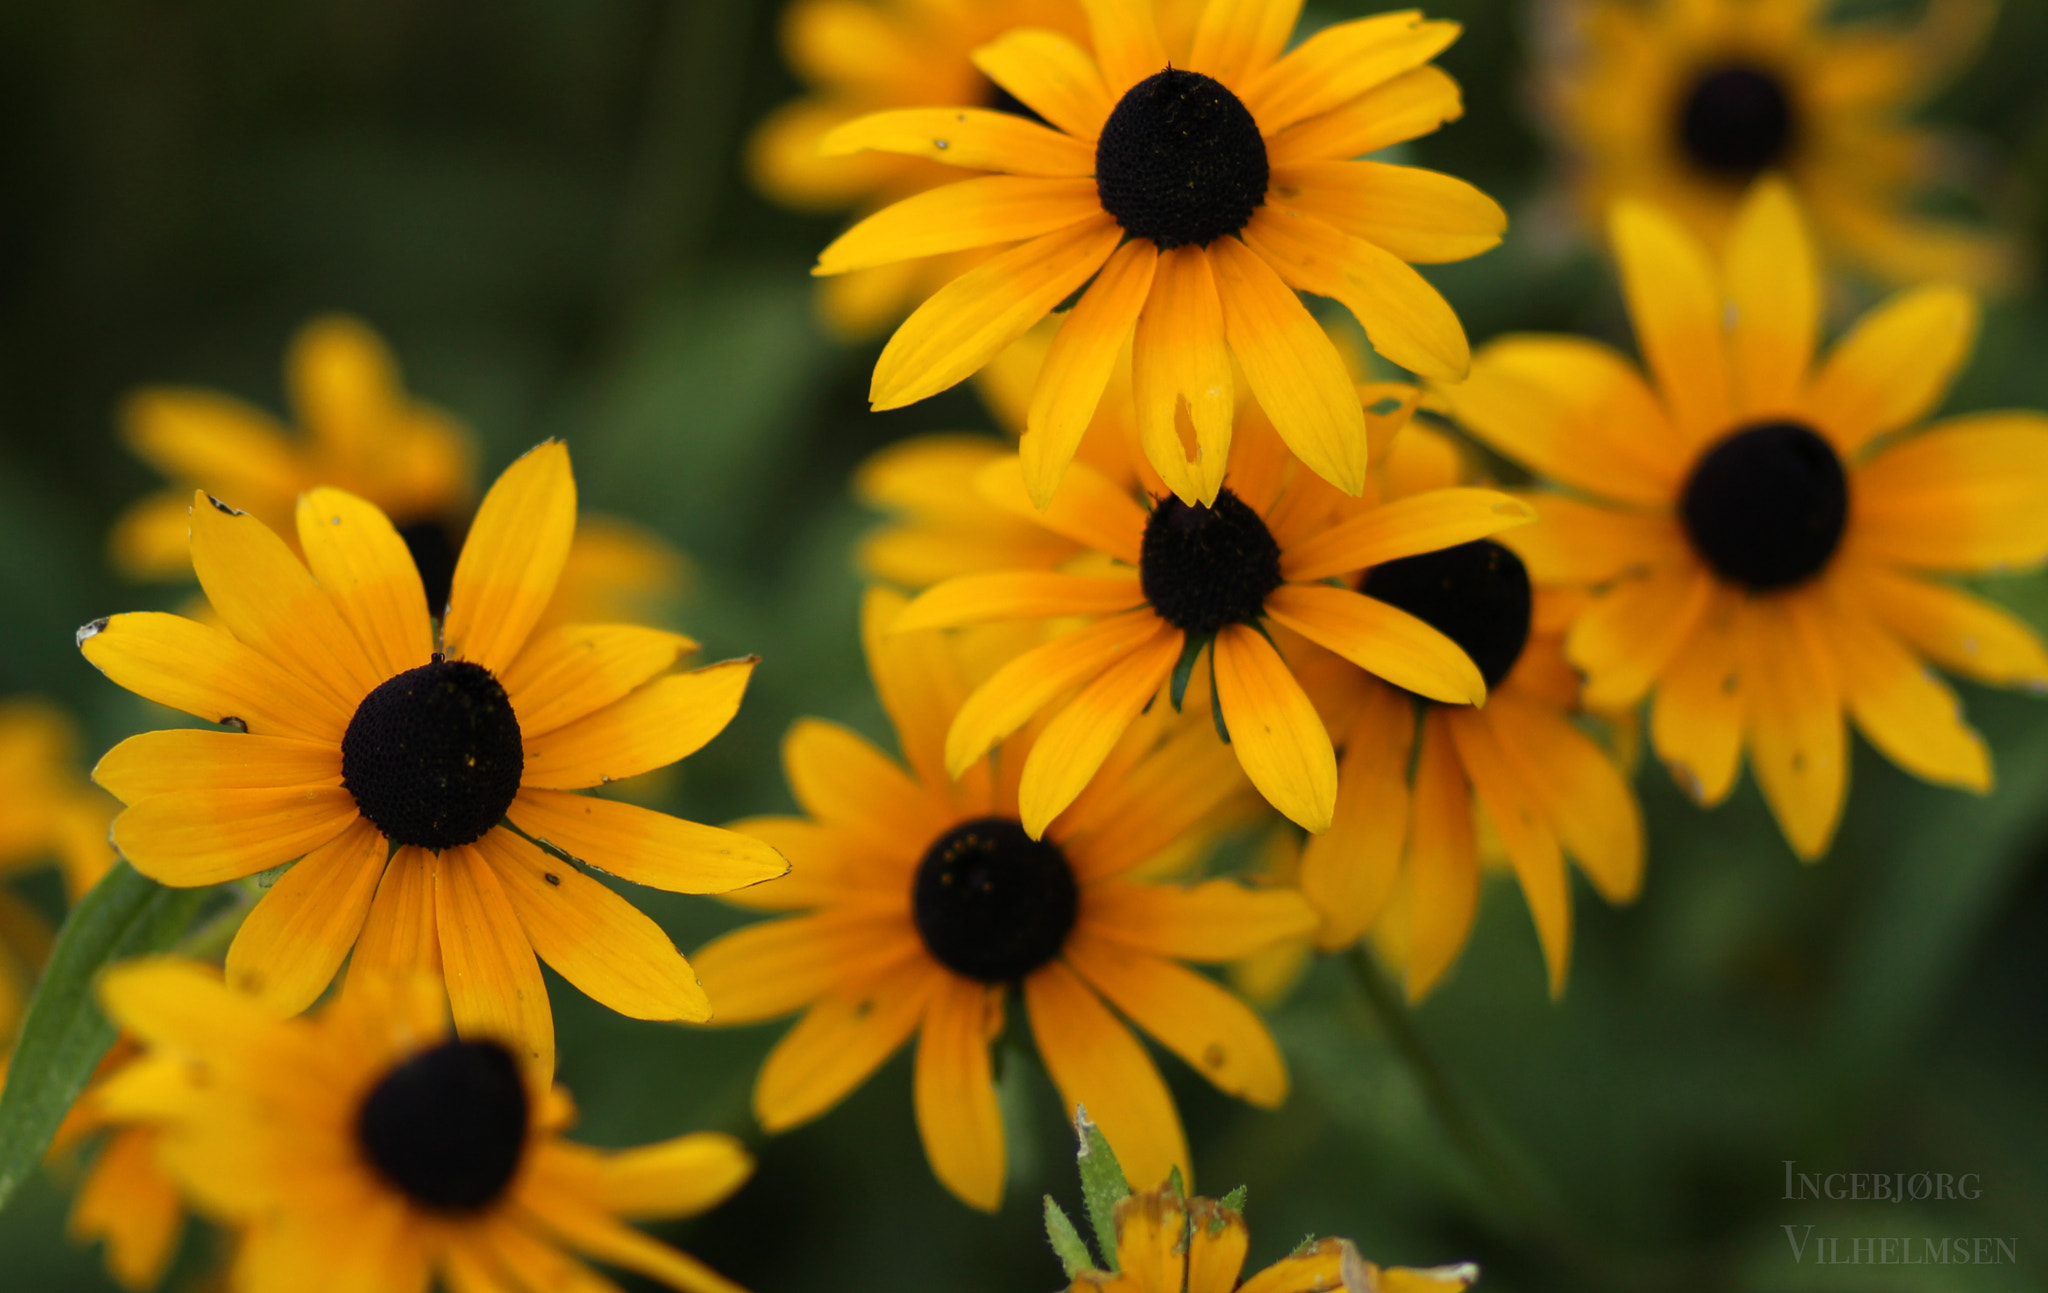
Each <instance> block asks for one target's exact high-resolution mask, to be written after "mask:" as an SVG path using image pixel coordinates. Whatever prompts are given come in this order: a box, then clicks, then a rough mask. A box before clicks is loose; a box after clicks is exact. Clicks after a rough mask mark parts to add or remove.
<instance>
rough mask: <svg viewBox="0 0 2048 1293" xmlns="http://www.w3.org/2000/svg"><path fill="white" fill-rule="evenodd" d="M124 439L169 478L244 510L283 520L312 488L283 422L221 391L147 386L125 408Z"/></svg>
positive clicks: (139, 454) (137, 453)
mask: <svg viewBox="0 0 2048 1293" xmlns="http://www.w3.org/2000/svg"><path fill="white" fill-rule="evenodd" d="M121 438H122V439H123V440H124V441H126V442H127V445H128V447H129V448H130V449H132V450H134V451H135V454H136V456H137V457H139V458H141V459H142V460H143V461H144V462H147V463H148V464H149V465H150V466H152V467H154V468H156V469H157V470H158V471H159V472H161V473H162V474H163V475H164V476H166V477H169V478H170V479H171V480H174V481H177V482H178V483H179V484H181V485H185V486H192V485H197V486H199V487H200V488H202V489H206V490H210V491H211V492H213V493H214V494H215V495H216V496H217V497H219V498H222V499H225V500H227V501H228V502H230V503H233V504H235V505H237V506H240V507H248V508H256V509H258V510H262V509H269V508H274V509H276V510H277V511H278V512H280V513H281V512H283V510H284V508H285V507H286V506H287V505H288V504H289V503H290V502H291V498H292V496H293V495H294V494H296V493H298V492H299V490H300V489H302V488H304V479H305V475H304V471H303V468H302V467H301V465H300V462H299V459H298V455H297V452H296V451H295V450H294V449H293V447H292V442H291V439H290V437H289V436H288V435H287V434H286V432H285V429H284V428H283V427H281V426H279V425H278V423H277V419H275V418H273V417H271V416H270V415H269V414H268V413H265V412H264V411H263V410H261V409H259V408H256V407H255V406H253V405H251V404H248V403H245V402H243V401H242V400H238V399H235V398H234V397H233V396H229V395H222V394H219V393H218V392H215V391H207V390H189V389H182V388H179V387H170V386H151V387H145V388H143V389H142V390H139V391H137V392H136V393H135V394H133V395H131V396H129V397H128V399H127V400H126V401H125V402H123V404H122V406H121ZM179 492H180V494H181V496H182V497H184V498H185V499H186V500H188V501H189V500H190V498H191V495H190V493H189V492H186V491H185V490H180V491H179Z"/></svg>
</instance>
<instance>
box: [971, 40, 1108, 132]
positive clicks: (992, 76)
mask: <svg viewBox="0 0 2048 1293" xmlns="http://www.w3.org/2000/svg"><path fill="white" fill-rule="evenodd" d="M968 57H969V58H970V59H972V60H973V62H974V66H975V67H977V68H979V69H980V70H981V74H982V75H983V76H986V77H987V78H988V79H989V80H991V81H994V82H995V83H996V84H997V85H1000V86H1002V87H1003V88H1004V89H1005V90H1008V91H1009V92H1010V94H1011V95H1012V96H1014V97H1015V98H1016V100H1017V101H1018V102H1019V103H1022V104H1024V105H1025V106H1026V107H1028V108H1030V109H1031V110H1032V111H1033V112H1036V113H1037V114H1038V115H1039V116H1041V117H1043V118H1045V119H1046V120H1047V121H1049V122H1051V123H1052V124H1053V125H1054V126H1055V127H1057V128H1058V129H1060V130H1062V131H1064V132H1066V133H1067V134H1069V135H1072V136H1073V137H1074V138H1076V139H1078V140H1081V141H1082V142H1084V143H1090V144H1092V143H1094V142H1095V137H1096V135H1097V134H1098V133H1100V131H1101V130H1102V123H1103V122H1104V121H1106V120H1108V119H1109V113H1110V109H1111V108H1113V107H1115V106H1116V101H1115V100H1114V99H1112V98H1111V97H1110V94H1109V86H1108V85H1106V84H1104V82H1103V80H1102V69H1101V68H1100V67H1098V66H1096V63H1095V60H1094V58H1093V57H1091V56H1090V55H1089V53H1088V51H1087V50H1086V49H1084V48H1082V47H1081V45H1080V44H1079V43H1078V42H1076V41H1075V40H1074V39H1073V38H1072V37H1070V36H1067V35H1066V34H1065V33H1063V32H1056V31H1047V30H1046V29H1044V28H1042V27H1020V28H1016V29H1013V30H1011V31H1006V32H1004V33H1003V34H1002V35H1001V36H998V37H996V39H994V40H992V41H990V42H989V43H988V44H986V45H983V46H981V47H980V48H979V49H976V50H974V51H973V52H972V53H971V54H969V55H968Z"/></svg>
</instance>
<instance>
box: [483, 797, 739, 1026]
mask: <svg viewBox="0 0 2048 1293" xmlns="http://www.w3.org/2000/svg"><path fill="white" fill-rule="evenodd" d="M471 847H472V851H473V853H474V854H475V855H477V856H481V857H482V858H483V859H484V860H485V861H486V862H487V863H488V864H489V865H490V867H491V870H492V873H493V875H494V876H495V878H496V879H497V881H498V883H499V886H500V887H501V888H502V889H503V891H504V895H505V897H506V899H507V900H509V902H510V904H511V907H512V910H513V911H515V912H517V913H518V919H519V926H520V928H521V929H523V930H524V931H525V932H526V938H527V941H528V942H529V943H531V944H532V946H533V950H534V952H535V954H537V955H538V956H539V957H540V958H541V959H542V960H544V961H546V962H547V963H548V964H549V965H552V966H553V967H555V970H556V971H557V972H558V973H560V974H561V976H562V977H563V978H565V979H567V980H568V981H569V982H571V983H573V984H575V985H576V987H577V988H578V989H579V990H581V991H582V992H583V993H584V995H586V996H588V997H590V998H591V999H592V1000H595V1001H598V1002H601V1003H602V1004H604V1005H607V1006H609V1007H611V1008H612V1009H613V1010H616V1011H618V1012H619V1013H620V1014H622V1015H626V1016H628V1017H630V1018H633V1019H660V1020H670V1019H680V1020H684V1021H687V1022H691V1023H695V1022H700V1021H702V1020H705V1019H708V1018H710V1017H711V1005H710V1002H709V1001H708V1000H707V999H706V998H705V996H704V989H703V988H701V987H699V986H698V983H697V974H696V971H694V970H692V969H691V968H690V963H689V962H688V961H685V960H684V959H683V956H682V953H680V952H678V951H676V949H675V945H674V944H673V943H671V942H669V940H668V935H667V934H664V933H662V931H661V926H659V925H657V924H655V923H654V922H653V920H651V919H649V918H648V917H647V916H646V915H645V914H644V913H643V912H641V911H640V910H639V909H638V908H636V907H634V906H633V904H631V903H629V902H627V901H626V900H625V899H624V898H621V897H620V896H619V895H618V894H616V893H613V892H612V891H611V890H610V889H608V888H606V887H605V886H604V885H602V884H600V883H598V882H597V881H595V880H593V879H591V878H590V877H589V876H587V875H584V874H583V873H582V872H581V871H579V870H577V869H576V868H575V867H573V866H571V865H569V864H568V863H566V862H561V861H558V860H556V859H555V858H552V857H549V856H548V855H547V854H546V853H543V852H541V851H540V850H539V849H538V848H535V847H534V846H533V845H532V844H529V843H527V842H526V841H525V840H523V839H520V838H519V837H518V836H517V835H514V834H512V833H511V832H510V831H504V830H494V831H491V832H490V833H489V834H487V835H485V836H484V837H483V838H482V839H480V840H478V841H477V842H476V843H475V844H474V845H473V846H471Z"/></svg>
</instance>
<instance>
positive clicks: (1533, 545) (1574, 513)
mask: <svg viewBox="0 0 2048 1293" xmlns="http://www.w3.org/2000/svg"><path fill="white" fill-rule="evenodd" d="M1525 501H1526V502H1527V503H1528V504H1529V505H1530V506H1531V507H1532V508H1533V509H1534V510H1535V513H1536V523H1535V524H1534V525H1525V526H1521V527H1519V528H1517V529H1515V530H1513V531H1511V532H1509V533H1507V534H1504V535H1502V536H1501V542H1502V543H1504V544H1506V545H1507V546H1508V547H1510V548H1513V549H1514V550H1515V555H1516V556H1518V557H1520V558H1521V559H1522V561H1523V562H1524V563H1525V564H1526V565H1527V566H1528V567H1529V575H1530V577H1531V578H1532V579H1534V580H1535V581H1536V582H1537V583H1539V584H1579V585H1591V584H1604V583H1606V582H1608V581H1609V580H1612V579H1616V578H1619V577H1620V576H1622V575H1624V574H1627V573H1629V572H1631V571H1640V570H1646V569H1648V568H1650V567H1652V566H1680V565H1687V564H1690V563H1691V561H1692V555H1691V553H1692V549H1691V548H1690V547H1689V546H1688V544H1687V541H1686V537H1685V531H1684V530H1682V529H1681V528H1680V527H1679V524H1678V522H1677V520H1676V519H1675V518H1673V517H1671V516H1670V515H1667V514H1663V513H1658V512H1636V511H1630V510H1627V509H1624V508H1618V507H1603V506H1601V505H1599V504H1597V503H1585V502H1581V501H1580V500H1578V499H1576V498H1565V497H1563V496H1561V495H1557V494H1536V495H1532V496H1530V497H1528V498H1527V499H1526V500H1525Z"/></svg>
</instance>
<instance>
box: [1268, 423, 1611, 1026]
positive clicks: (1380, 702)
mask: <svg viewBox="0 0 2048 1293" xmlns="http://www.w3.org/2000/svg"><path fill="white" fill-rule="evenodd" d="M1379 474H1380V479H1381V488H1382V489H1383V491H1384V494H1385V497H1387V498H1388V499H1390V500H1392V499H1399V498H1408V497H1415V496H1419V495H1426V494H1427V493H1428V492H1429V491H1432V490H1440V489H1446V488H1449V487H1452V486H1455V485H1457V484H1459V483H1460V481H1461V480H1463V479H1465V478H1466V473H1465V472H1464V471H1463V470H1462V464H1461V463H1460V461H1459V456H1458V453H1457V450H1456V448H1455V447H1453V446H1452V444H1451V443H1450V442H1449V441H1448V440H1447V439H1445V438H1444V437H1442V436H1439V435H1436V434H1434V433H1432V432H1431V431H1429V430H1427V429H1426V428H1424V427H1421V426H1419V425H1411V426H1410V427H1408V428H1407V429H1405V430H1404V431H1402V432H1401V434H1400V435H1399V436H1398V437H1397V438H1396V439H1395V441H1394V445H1393V449H1392V451H1391V452H1390V453H1389V454H1388V457H1387V461H1386V462H1385V464H1384V465H1383V466H1382V467H1381V469H1380V473H1379ZM1541 528H1542V525H1541V522H1539V523H1538V524H1537V525H1533V526H1526V527H1523V528H1521V529H1517V530H1512V531H1508V532H1507V533H1505V534H1503V535H1501V536H1500V539H1499V541H1498V542H1496V541H1495V540H1493V539H1478V540H1474V541H1472V542H1470V543H1464V544H1460V545H1458V546H1456V547H1450V548H1444V549H1440V550H1438V551H1436V552H1427V553H1422V554H1420V555H1417V556H1412V557H1404V558H1401V559H1399V560H1396V561H1391V562H1387V563H1384V564H1381V565H1376V566H1374V567H1373V568H1372V569H1370V570H1368V571H1366V572H1365V575H1364V577H1363V579H1362V580H1361V581H1360V583H1359V587H1360V588H1361V590H1362V591H1364V592H1365V593H1366V594H1368V595H1369V596H1374V597H1378V598H1380V599H1381V600H1383V601H1385V602H1387V603H1388V604H1390V605H1392V606H1396V607H1399V608H1400V609H1402V610H1405V611H1407V612H1409V613H1410V614H1412V615H1414V616H1416V617H1417V618H1419V619H1421V620H1422V621H1423V622H1424V623H1427V624H1429V625H1431V626H1433V627H1435V628H1437V629H1439V630H1441V631H1442V632H1444V633H1445V634H1447V635H1448V636H1449V637H1450V638H1451V639H1452V640H1453V641H1455V642H1457V644H1458V645H1459V646H1461V647H1463V648H1464V649H1465V651H1466V653H1467V654H1469V655H1470V656H1471V657H1472V659H1473V661H1474V662H1475V663H1476V664H1477V665H1478V666H1479V671H1480V673H1481V674H1482V676H1484V678H1485V680H1486V686H1487V700H1486V706H1485V708H1483V709H1481V708H1476V707H1472V706H1466V705H1441V704H1436V703H1433V702H1427V701H1425V702H1422V703H1421V704H1420V705H1419V706H1418V705H1417V703H1416V700H1415V698H1414V697H1413V696H1410V695H1408V694H1406V693H1405V692H1403V691H1401V690H1400V689H1398V688H1396V687H1392V686H1389V685H1388V684H1386V683H1384V682H1382V681H1380V680H1379V679H1377V678H1374V677H1371V676H1370V675H1368V674H1364V673H1361V672H1359V671H1358V670H1357V669H1354V668H1351V667H1350V666H1349V665H1346V664H1343V663H1342V662H1340V661H1335V660H1329V659H1328V658H1327V657H1326V658H1325V661H1324V662H1322V663H1320V664H1319V663H1317V662H1313V661H1305V662H1304V665H1303V671H1304V673H1305V674H1307V675H1309V687H1310V691H1311V693H1312V694H1313V695H1315V697H1316V700H1317V702H1318V705H1319V707H1320V708H1321V710H1322V712H1323V714H1324V716H1325V718H1326V720H1327V721H1328V723H1329V726H1330V730H1331V731H1332V732H1334V733H1336V734H1337V740H1338V743H1339V744H1340V745H1342V746H1343V747H1344V759H1343V762H1342V764H1340V765H1339V768H1338V774H1337V775H1338V790H1337V811H1336V815H1335V817H1334V819H1333V820H1332V822H1331V824H1330V829H1329V830H1327V831H1325V832H1323V833H1322V834H1321V835H1317V836H1314V837H1312V838H1311V839H1310V840H1309V841H1308V843H1307V846H1306V847H1305V849H1304V850H1303V853H1302V860H1301V880H1300V883H1301V889H1302V893H1303V894H1304V895H1306V896H1307V898H1308V899H1309V901H1310V902H1311V903H1313V904H1314V905H1315V907H1316V910H1317V912H1318V913H1319V914H1320V915H1321V916H1322V918H1323V926H1322V929H1321V931H1320V932H1319V934H1318V936H1317V941H1318V942H1319V943H1320V945H1321V946H1322V947H1323V949H1324V950H1326V951H1334V950H1337V949H1339V948H1343V947H1348V946H1349V945H1350V944H1352V943H1354V942H1356V941H1357V940H1358V938H1359V936H1360V935H1361V934H1363V933H1365V932H1367V931H1368V930H1372V931H1374V932H1375V933H1376V934H1377V935H1379V936H1380V939H1381V942H1382V944H1383V945H1384V946H1386V947H1388V948H1389V950H1390V951H1391V952H1392V954H1393V957H1394V959H1395V961H1396V963H1397V964H1399V965H1400V966H1401V967H1402V968H1403V969H1404V971H1405V974H1406V979H1407V987H1408V993H1409V996H1410V997H1411V998H1416V999H1419V998H1420V997H1422V996H1423V995H1424V994H1425V993H1427V992H1428V991H1429V990H1430V988H1432V987H1433V986H1434V985H1435V984H1436V982H1437V980H1438V979H1439V978H1440V977H1441V975H1442V974H1443V972H1444V971H1445V969H1447V968H1448V967H1449V966H1450V965H1451V963H1452V962H1453V961H1455V960H1456V959H1457V956H1458V953H1459V951H1460V950H1461V949H1462V948H1463V947H1464V945H1465V940H1466V938H1467V937H1468V936H1469V935H1470V934H1471V931H1472V919H1473V916H1474V914H1475V912H1476V911H1477V909H1478V904H1479V891H1480V860H1481V852H1480V847H1479V840H1480V839H1481V837H1482V836H1481V827H1482V825H1486V826H1490V827H1491V828H1492V830H1493V831H1494V833H1495V834H1496V835H1497V837H1498V839H1499V842H1500V846H1501V848H1502V850H1503V851H1504V852H1505V854H1506V856H1507V860H1508V863H1509V865H1510V866H1511V867H1512V868H1513V871H1514V874H1515V878H1516V880H1517V881H1518V882H1519V883H1520V885H1521V888H1522V893H1523V895H1524V897H1525V898H1526V900H1527V901H1528V904H1529V910H1530V912H1531V914H1532V915H1533V916H1534V917H1535V920H1536V930H1537V933H1538V935H1539V936H1540V940H1541V942H1542V945H1543V954H1544V960H1545V962H1546V963H1547V965H1548V967H1549V978H1550V990H1551V992H1552V993H1553V994H1556V993H1560V992H1562V991H1563V990H1564V983H1565V973H1566V970H1567V968H1568V966H1569V964H1570V957H1571V930H1572V919H1571V885H1570V877H1569V875H1568V873H1567V871H1566V868H1565V858H1566V856H1567V855H1569V856H1570V857H1571V858H1573V859H1575V860H1576V861H1577V862H1578V864H1579V867H1580V869H1581V870H1583V871H1584V872H1585V873H1586V875H1587V878H1588V879H1590V880H1591V881H1592V882H1593V885H1594V887H1595V888H1596V889H1597V890H1599V892H1600V894H1601V895H1602V896H1603V897H1605V898H1606V899H1607V900H1608V901H1610V902H1627V901H1630V900H1631V899H1633V898H1634V897H1635V895H1636V892H1637V890H1638V889H1639V888H1640V886H1641V883H1642V870H1643V825H1642V818H1641V814H1640V812H1639V810H1638V809H1637V807H1636V802H1635V796H1634V794H1633V792H1632V791H1631V790H1630V787H1629V784H1628V781H1627V779H1626V778H1625V777H1624V776H1623V775H1622V772H1621V770H1620V769H1619V768H1617V767H1616V766H1615V763H1614V760H1613V759H1612V758H1611V757H1610V756H1609V755H1608V754H1607V753H1606V752H1605V751H1603V750H1602V749H1601V748H1600V747H1599V745H1597V744H1596V743H1595V742H1594V741H1593V740H1592V739H1591V738H1590V737H1589V736H1587V735H1586V734H1585V733H1584V732H1582V731H1581V730H1580V729H1579V728H1578V726H1577V725H1576V724H1575V723H1574V722H1573V717H1572V715H1573V711H1574V709H1575V708H1576V702H1577V698H1578V691H1579V677H1578V674H1577V673H1575V672H1574V671H1573V670H1572V668H1571V666H1570V665H1569V664H1567V663H1566V661H1565V658H1564V653H1563V649H1562V642H1563V638H1562V633H1563V627H1564V622H1565V620H1566V619H1567V618H1568V615H1569V612H1570V611H1571V610H1572V609H1573V608H1574V604H1575V603H1576V601H1577V600H1578V599H1577V598H1575V597H1574V596H1572V595H1571V594H1568V593H1563V592H1553V591H1546V592H1535V591H1534V590H1532V588H1531V586H1530V581H1529V573H1528V570H1527V568H1526V567H1525V566H1524V564H1523V562H1522V560H1521V558H1520V557H1518V556H1516V555H1515V551H1514V549H1515V548H1516V547H1518V546H1520V545H1521V544H1522V543H1523V542H1524V540H1525V537H1527V536H1531V535H1532V534H1534V535H1535V537H1533V538H1529V539H1528V541H1529V542H1530V543H1533V544H1537V545H1540V544H1541V543H1542V542H1543V539H1542V536H1541V535H1540V534H1536V533H1535V532H1536V531H1539V530H1541Z"/></svg>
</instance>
